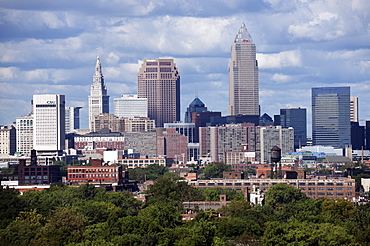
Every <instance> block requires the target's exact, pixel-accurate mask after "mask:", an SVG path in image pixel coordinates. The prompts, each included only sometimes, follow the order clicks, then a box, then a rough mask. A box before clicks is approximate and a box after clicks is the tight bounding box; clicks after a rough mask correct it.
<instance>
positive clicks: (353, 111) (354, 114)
mask: <svg viewBox="0 0 370 246" xmlns="http://www.w3.org/2000/svg"><path fill="white" fill-rule="evenodd" d="M349 106H350V110H349V114H350V119H351V122H358V97H350V104H349Z"/></svg>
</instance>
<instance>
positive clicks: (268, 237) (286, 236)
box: [261, 220, 354, 246]
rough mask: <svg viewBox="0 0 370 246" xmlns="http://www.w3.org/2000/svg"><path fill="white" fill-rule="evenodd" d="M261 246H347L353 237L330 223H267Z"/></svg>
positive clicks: (292, 221)
mask: <svg viewBox="0 0 370 246" xmlns="http://www.w3.org/2000/svg"><path fill="white" fill-rule="evenodd" d="M261 239H262V243H263V245H274V246H275V245H338V246H339V245H348V244H350V243H351V242H353V240H354V237H353V236H352V235H349V234H348V233H347V232H346V230H345V228H343V227H341V226H337V225H333V224H330V223H320V224H318V223H312V222H299V221H297V220H291V221H289V222H287V223H281V222H279V221H274V222H268V223H267V229H266V231H265V233H264V235H263V236H262V238H261Z"/></svg>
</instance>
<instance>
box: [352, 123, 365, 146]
mask: <svg viewBox="0 0 370 246" xmlns="http://www.w3.org/2000/svg"><path fill="white" fill-rule="evenodd" d="M351 145H352V150H362V149H365V126H360V124H359V122H351Z"/></svg>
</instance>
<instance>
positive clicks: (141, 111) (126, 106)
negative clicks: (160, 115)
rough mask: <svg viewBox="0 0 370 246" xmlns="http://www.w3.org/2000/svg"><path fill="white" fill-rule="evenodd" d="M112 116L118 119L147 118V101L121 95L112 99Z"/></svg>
mask: <svg viewBox="0 0 370 246" xmlns="http://www.w3.org/2000/svg"><path fill="white" fill-rule="evenodd" d="M114 115H115V116H117V117H120V118H134V117H148V99H147V98H138V97H137V95H122V96H121V97H120V98H115V99H114Z"/></svg>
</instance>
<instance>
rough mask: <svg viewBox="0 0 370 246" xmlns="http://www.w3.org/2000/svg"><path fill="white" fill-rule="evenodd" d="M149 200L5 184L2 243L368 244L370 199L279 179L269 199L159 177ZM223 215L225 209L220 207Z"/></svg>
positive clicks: (87, 188) (84, 188)
mask: <svg viewBox="0 0 370 246" xmlns="http://www.w3.org/2000/svg"><path fill="white" fill-rule="evenodd" d="M220 194H226V195H227V197H228V200H231V202H230V203H229V205H228V206H224V207H222V208H221V209H219V210H218V211H211V210H208V211H196V212H198V214H197V216H196V217H195V218H194V219H193V220H192V221H183V220H182V217H181V214H182V213H184V212H186V211H184V209H183V207H182V203H183V202H186V201H202V200H203V201H206V200H208V201H212V200H213V201H215V200H218V199H219V195H220ZM147 195H148V200H147V202H145V203H142V202H141V201H139V200H137V199H136V198H135V197H134V196H133V194H131V193H129V192H106V191H105V190H104V189H102V188H95V187H94V186H93V185H91V184H86V185H81V186H79V187H72V186H64V185H60V184H59V185H52V186H51V187H50V188H49V189H45V190H42V191H27V192H25V193H24V194H23V195H19V194H18V193H17V191H16V190H14V189H9V188H5V189H0V208H1V209H0V218H1V223H0V228H1V229H0V245H79V246H93V245H133V246H134V245H135V246H136V245H138V246H139V245H187V246H188V245H368V244H369V242H370V206H369V205H367V204H366V205H360V206H356V205H354V204H353V203H351V202H349V201H346V200H343V199H342V200H331V199H311V198H308V197H306V196H305V194H304V193H302V192H300V190H299V189H296V188H294V187H292V186H289V185H286V184H276V185H274V186H272V187H271V188H270V189H269V190H268V192H267V193H266V199H265V202H264V205H263V206H260V205H258V206H252V205H251V204H250V203H249V202H248V201H246V200H245V199H244V197H243V194H241V193H240V192H239V191H235V190H226V189H222V188H215V189H198V188H195V187H192V186H190V185H188V184H187V183H186V182H184V181H181V180H179V179H177V178H174V177H160V178H158V179H157V180H156V182H155V183H154V184H153V185H152V186H150V188H149V189H148V191H147ZM220 214H221V215H222V216H218V215H220Z"/></svg>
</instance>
